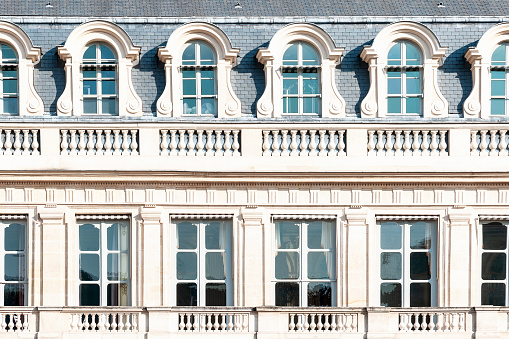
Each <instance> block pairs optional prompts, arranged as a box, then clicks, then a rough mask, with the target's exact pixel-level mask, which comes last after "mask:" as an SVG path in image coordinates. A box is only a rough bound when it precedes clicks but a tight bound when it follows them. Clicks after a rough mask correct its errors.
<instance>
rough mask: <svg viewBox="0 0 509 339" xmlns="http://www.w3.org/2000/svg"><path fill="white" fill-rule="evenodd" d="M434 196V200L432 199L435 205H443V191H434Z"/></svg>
mask: <svg viewBox="0 0 509 339" xmlns="http://www.w3.org/2000/svg"><path fill="white" fill-rule="evenodd" d="M434 196H435V198H434V202H435V204H442V203H443V196H444V191H443V190H435V194H434Z"/></svg>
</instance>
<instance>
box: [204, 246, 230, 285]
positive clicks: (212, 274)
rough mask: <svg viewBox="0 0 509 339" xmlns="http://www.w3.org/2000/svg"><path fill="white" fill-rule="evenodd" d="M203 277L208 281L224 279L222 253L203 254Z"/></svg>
mask: <svg viewBox="0 0 509 339" xmlns="http://www.w3.org/2000/svg"><path fill="white" fill-rule="evenodd" d="M205 276H206V277H207V279H209V280H224V279H226V272H225V267H224V254H223V253H221V252H209V253H207V254H205Z"/></svg>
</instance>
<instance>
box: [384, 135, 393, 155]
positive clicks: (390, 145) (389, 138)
mask: <svg viewBox="0 0 509 339" xmlns="http://www.w3.org/2000/svg"><path fill="white" fill-rule="evenodd" d="M385 136H386V137H387V141H386V142H385V154H386V155H393V154H394V151H393V150H392V148H393V147H394V142H393V141H392V131H385Z"/></svg>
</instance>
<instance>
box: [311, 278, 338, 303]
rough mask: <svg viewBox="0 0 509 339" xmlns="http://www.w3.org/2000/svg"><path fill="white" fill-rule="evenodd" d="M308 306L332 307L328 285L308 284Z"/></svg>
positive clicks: (330, 289) (329, 286) (322, 283)
mask: <svg viewBox="0 0 509 339" xmlns="http://www.w3.org/2000/svg"><path fill="white" fill-rule="evenodd" d="M308 306H332V288H331V284H330V283H324V282H317V283H309V284H308Z"/></svg>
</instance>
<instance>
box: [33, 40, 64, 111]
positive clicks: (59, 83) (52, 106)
mask: <svg viewBox="0 0 509 339" xmlns="http://www.w3.org/2000/svg"><path fill="white" fill-rule="evenodd" d="M64 43H65V41H64V42H62V43H61V45H63V44H64ZM37 68H39V69H41V70H45V71H46V70H50V72H51V76H50V77H51V78H52V79H53V82H54V89H55V97H54V98H53V101H52V102H51V103H49V107H48V102H45V103H44V106H45V107H44V109H45V111H46V112H49V113H50V115H52V116H56V115H57V101H58V98H60V96H61V95H62V93H63V92H64V89H65V69H64V62H63V61H62V60H61V59H60V57H59V56H58V53H57V48H56V47H53V48H52V49H50V50H49V51H47V52H46V53H44V54H43V55H42V57H41V62H40V63H39V64H38V65H37V66H36V69H37ZM36 86H37V85H36ZM42 92H47V91H46V90H44V89H42V90H41V91H40V92H39V94H40V95H41V94H42ZM41 96H42V97H44V96H43V95H41Z"/></svg>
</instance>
